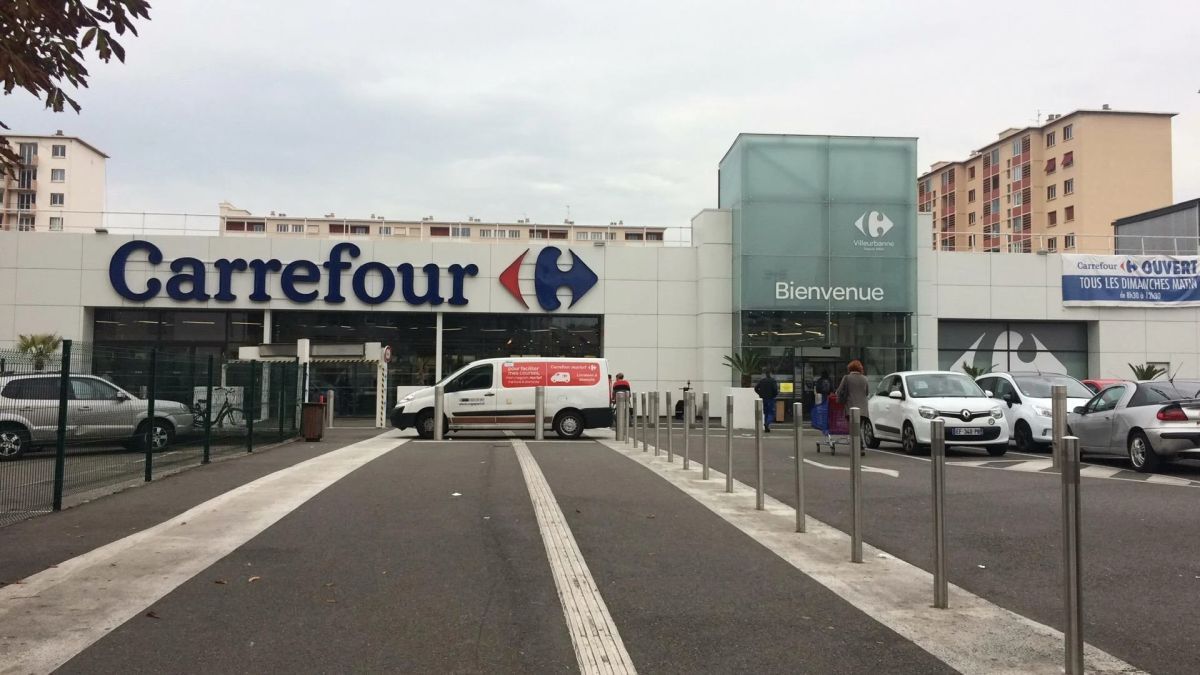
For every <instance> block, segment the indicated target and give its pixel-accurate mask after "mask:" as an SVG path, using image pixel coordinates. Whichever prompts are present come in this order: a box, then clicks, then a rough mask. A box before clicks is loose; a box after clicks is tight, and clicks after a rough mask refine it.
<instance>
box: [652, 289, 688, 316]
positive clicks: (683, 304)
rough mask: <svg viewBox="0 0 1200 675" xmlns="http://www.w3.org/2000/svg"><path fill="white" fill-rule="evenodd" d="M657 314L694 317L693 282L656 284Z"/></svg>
mask: <svg viewBox="0 0 1200 675" xmlns="http://www.w3.org/2000/svg"><path fill="white" fill-rule="evenodd" d="M657 291H658V313H659V314H686V315H688V316H695V315H696V282H695V281H660V282H658V289H657Z"/></svg>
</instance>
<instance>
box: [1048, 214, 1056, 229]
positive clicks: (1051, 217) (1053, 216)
mask: <svg viewBox="0 0 1200 675" xmlns="http://www.w3.org/2000/svg"><path fill="white" fill-rule="evenodd" d="M1046 224H1047V225H1049V226H1050V227H1054V226H1055V225H1057V224H1058V211H1050V212H1048V213H1046Z"/></svg>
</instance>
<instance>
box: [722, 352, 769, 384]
mask: <svg viewBox="0 0 1200 675" xmlns="http://www.w3.org/2000/svg"><path fill="white" fill-rule="evenodd" d="M725 365H727V366H729V367H730V368H732V369H733V370H734V371H736V372H737V373H739V374H740V375H741V376H742V386H743V387H749V386H750V376H751V375H753V374H755V373H757V372H759V371H761V370H762V365H763V362H762V358H761V357H760V356H759V355H758V354H756V353H755V352H742V353H741V354H727V355H726V356H725Z"/></svg>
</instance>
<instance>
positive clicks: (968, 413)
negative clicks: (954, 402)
mask: <svg viewBox="0 0 1200 675" xmlns="http://www.w3.org/2000/svg"><path fill="white" fill-rule="evenodd" d="M959 415H960V416H962V421H964V422H970V421H971V411H970V410H967V409H966V408H963V411H962V412H960V413H959Z"/></svg>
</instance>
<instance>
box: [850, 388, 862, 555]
mask: <svg viewBox="0 0 1200 675" xmlns="http://www.w3.org/2000/svg"><path fill="white" fill-rule="evenodd" d="M861 415H862V413H861V412H860V411H859V409H858V408H851V409H850V499H851V502H852V503H853V510H854V520H853V522H852V523H851V525H850V562H856V563H860V562H862V561H863V555H862V549H863V545H862V454H860V453H861V452H862V449H861V445H862V437H861V436H860V429H859V424H861V423H862V422H861V420H860V417H861Z"/></svg>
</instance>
